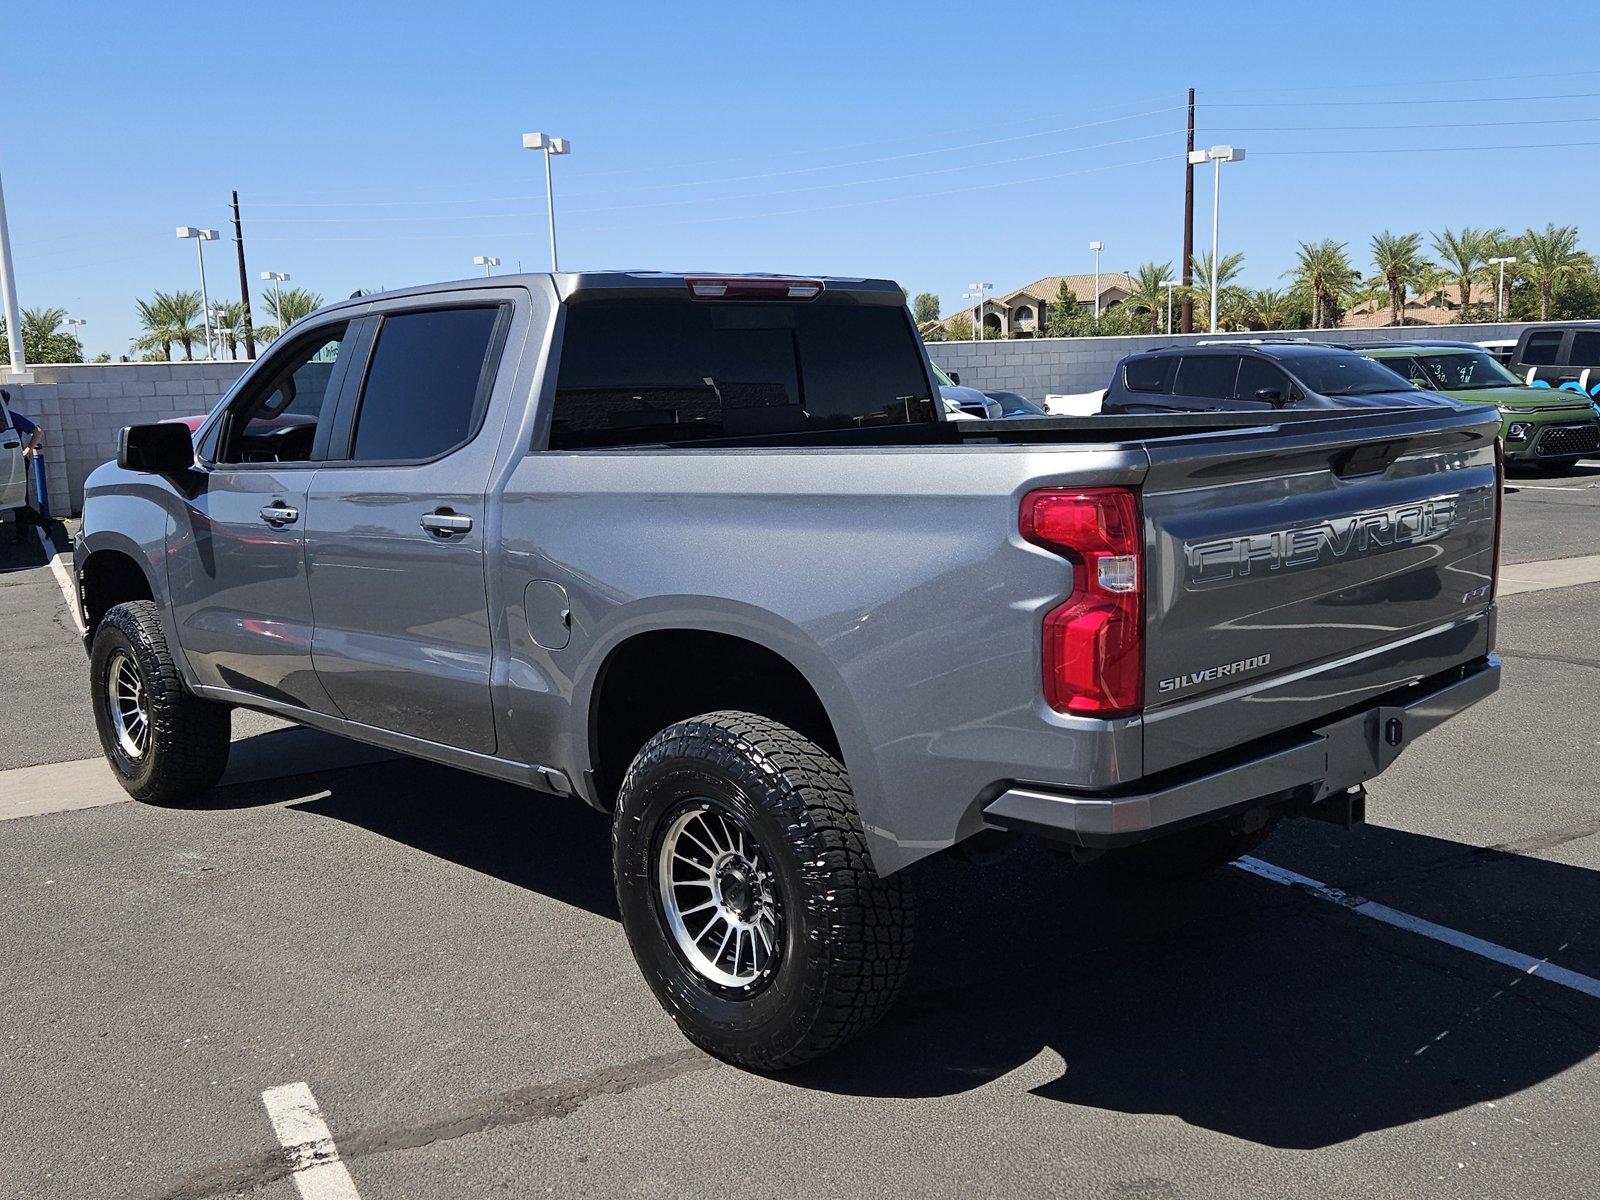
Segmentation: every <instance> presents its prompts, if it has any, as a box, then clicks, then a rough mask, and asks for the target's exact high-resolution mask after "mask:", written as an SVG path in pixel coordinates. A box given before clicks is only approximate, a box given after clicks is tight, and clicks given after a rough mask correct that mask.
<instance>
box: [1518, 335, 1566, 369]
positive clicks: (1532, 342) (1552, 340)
mask: <svg viewBox="0 0 1600 1200" xmlns="http://www.w3.org/2000/svg"><path fill="white" fill-rule="evenodd" d="M1560 349H1561V331H1560V330H1559V329H1551V330H1546V331H1545V332H1544V333H1530V334H1529V335H1528V344H1527V345H1526V346H1524V347H1523V348H1522V361H1523V362H1525V363H1527V364H1528V365H1530V366H1548V365H1549V364H1551V363H1553V362H1555V361H1556V352H1557V351H1558V350H1560Z"/></svg>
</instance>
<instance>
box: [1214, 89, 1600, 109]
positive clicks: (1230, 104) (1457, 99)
mask: <svg viewBox="0 0 1600 1200" xmlns="http://www.w3.org/2000/svg"><path fill="white" fill-rule="evenodd" d="M1596 96H1600V92H1565V93H1559V94H1554V95H1552V94H1548V93H1547V94H1545V95H1542V96H1452V97H1449V98H1445V99H1436V98H1430V97H1422V96H1417V97H1407V98H1406V99H1404V100H1396V99H1392V98H1391V99H1388V100H1262V101H1252V102H1246V101H1242V100H1223V101H1207V102H1205V103H1204V104H1202V105H1201V107H1202V108H1372V107H1375V106H1376V107H1384V108H1387V107H1391V106H1393V105H1396V104H1506V103H1515V102H1520V101H1523V100H1592V99H1594V98H1595V97H1596Z"/></svg>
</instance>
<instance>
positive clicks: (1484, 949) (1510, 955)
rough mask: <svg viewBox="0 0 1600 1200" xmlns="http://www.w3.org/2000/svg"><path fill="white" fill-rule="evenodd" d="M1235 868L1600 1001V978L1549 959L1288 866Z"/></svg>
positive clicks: (1244, 862)
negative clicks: (1356, 893) (1320, 880)
mask: <svg viewBox="0 0 1600 1200" xmlns="http://www.w3.org/2000/svg"><path fill="white" fill-rule="evenodd" d="M1233 865H1234V866H1236V867H1238V868H1239V869H1240V870H1241V871H1248V872H1249V873H1250V874H1252V875H1256V876H1259V877H1260V878H1262V879H1266V880H1268V881H1270V882H1272V883H1278V884H1282V885H1284V886H1285V887H1293V888H1298V889H1299V890H1301V891H1303V892H1306V893H1307V894H1309V895H1312V896H1315V897H1317V898H1318V899H1319V900H1327V901H1329V902H1331V903H1333V904H1337V905H1339V906H1340V907H1341V908H1348V909H1349V910H1350V911H1351V912H1353V913H1359V914H1360V915H1361V916H1363V917H1371V918H1372V919H1373V920H1374V921H1382V922H1383V923H1384V924H1385V925H1392V926H1394V927H1395V928H1396V929H1404V930H1405V931H1406V932H1407V933H1415V934H1420V935H1421V936H1423V937H1425V938H1432V939H1433V940H1434V941H1436V942H1443V943H1444V944H1445V945H1447V946H1454V947H1455V948H1456V949H1458V950H1465V951H1467V952H1468V953H1469V954H1476V955H1478V956H1479V957H1480V958H1487V959H1489V960H1490V961H1491V962H1497V963H1502V964H1504V965H1505V966H1508V967H1515V968H1516V969H1517V970H1519V971H1521V972H1522V973H1523V974H1524V975H1532V976H1534V977H1535V978H1538V979H1543V980H1546V981H1548V982H1550V983H1559V984H1560V985H1561V986H1562V987H1568V988H1571V989H1572V990H1573V991H1575V992H1582V993H1583V994H1584V995H1585V996H1593V997H1594V998H1595V999H1596V1000H1600V979H1591V978H1590V977H1589V976H1587V975H1580V974H1578V972H1576V971H1569V970H1567V969H1566V968H1565V967H1558V966H1555V965H1554V964H1553V963H1551V962H1550V961H1549V960H1548V959H1543V958H1534V957H1533V956H1532V955H1530V954H1523V953H1521V952H1520V951H1517V950H1508V949H1507V948H1506V947H1504V946H1497V945H1496V944H1495V943H1493V942H1486V941H1484V940H1483V939H1482V938H1476V937H1473V936H1472V935H1471V934H1470V933H1460V932H1458V931H1457V930H1454V929H1450V928H1447V927H1446V926H1444V925H1435V924H1434V923H1433V922H1432V921H1424V920H1423V919H1422V918H1421V917H1413V916H1412V915H1411V914H1410V913H1403V912H1401V911H1400V910H1399V909H1395V908H1390V907H1389V906H1388V905H1387V904H1379V903H1377V902H1376V901H1373V900H1366V899H1363V898H1362V897H1360V896H1352V895H1351V894H1350V893H1349V892H1341V891H1340V890H1339V889H1338V888H1332V887H1329V886H1328V885H1327V884H1325V883H1318V882H1317V881H1316V880H1315V879H1310V878H1308V877H1306V876H1304V875H1299V874H1296V873H1295V872H1294V871H1290V870H1287V869H1286V868H1284V867H1275V866H1273V865H1272V864H1271V863H1269V862H1262V861H1261V860H1260V859H1259V858H1251V857H1249V856H1248V855H1246V856H1245V857H1244V858H1238V859H1235V860H1234V862H1233Z"/></svg>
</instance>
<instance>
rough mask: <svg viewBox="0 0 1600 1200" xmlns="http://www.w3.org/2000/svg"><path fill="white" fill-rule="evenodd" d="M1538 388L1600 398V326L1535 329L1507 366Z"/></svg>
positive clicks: (1521, 341) (1524, 333)
mask: <svg viewBox="0 0 1600 1200" xmlns="http://www.w3.org/2000/svg"><path fill="white" fill-rule="evenodd" d="M1506 365H1507V366H1509V367H1510V368H1511V373H1512V374H1514V375H1515V376H1516V377H1517V378H1518V379H1520V380H1522V381H1523V382H1524V383H1530V384H1533V385H1534V386H1535V387H1538V386H1541V385H1542V386H1545V387H1564V388H1566V389H1567V390H1568V391H1577V392H1583V393H1584V394H1585V395H1588V396H1591V397H1593V396H1600V325H1532V326H1529V327H1528V328H1527V329H1524V330H1523V331H1522V334H1521V336H1520V337H1518V338H1517V344H1516V346H1515V348H1513V349H1512V351H1511V360H1510V362H1508V363H1507V364H1506Z"/></svg>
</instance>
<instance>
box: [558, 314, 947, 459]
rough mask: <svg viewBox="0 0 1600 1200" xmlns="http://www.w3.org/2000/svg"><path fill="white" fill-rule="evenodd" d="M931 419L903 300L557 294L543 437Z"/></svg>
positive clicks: (606, 437)
mask: <svg viewBox="0 0 1600 1200" xmlns="http://www.w3.org/2000/svg"><path fill="white" fill-rule="evenodd" d="M933 419H934V415H933V403H932V397H931V396H930V395H929V392H928V379H927V376H926V375H925V374H924V372H923V365H922V351H921V349H920V348H919V347H918V345H917V342H916V338H915V336H914V334H913V332H912V329H911V323H910V321H909V319H908V318H907V317H906V314H905V311H904V310H903V309H901V308H899V307H889V306H881V307H880V306H872V305H856V304H845V303H836V304H835V303H810V304H775V303H764V302H752V303H748V304H740V303H732V304H728V303H702V302H695V301H684V300H589V301H584V302H581V303H578V304H573V305H571V306H569V307H568V309H567V312H566V333H565V335H564V336H563V338H562V342H561V372H560V375H559V377H558V379H557V381H556V403H555V413H554V416H553V419H552V423H551V428H550V446H551V448H552V449H567V448H574V447H584V446H612V445H626V444H629V443H635V444H637V443H641V442H681V441H693V440H696V439H702V438H716V437H726V438H745V437H763V436H770V435H778V434H793V433H805V432H808V431H814V430H824V429H859V428H864V427H867V426H882V425H907V424H914V423H922V422H926V421H931V420H933Z"/></svg>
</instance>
